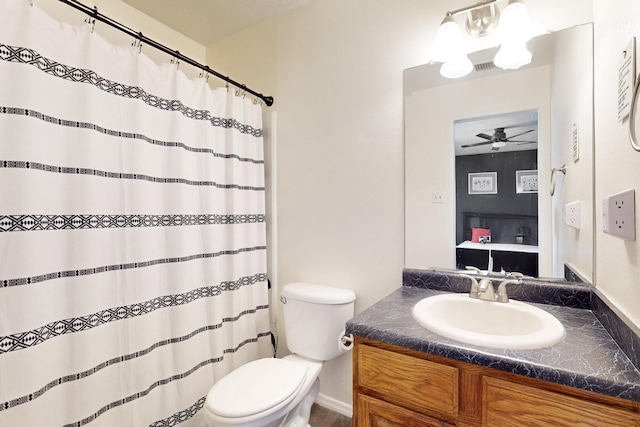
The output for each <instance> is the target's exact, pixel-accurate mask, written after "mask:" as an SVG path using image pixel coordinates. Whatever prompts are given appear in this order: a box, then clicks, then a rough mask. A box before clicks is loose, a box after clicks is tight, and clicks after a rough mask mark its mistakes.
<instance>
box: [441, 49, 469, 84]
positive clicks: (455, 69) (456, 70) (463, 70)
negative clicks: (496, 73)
mask: <svg viewBox="0 0 640 427" xmlns="http://www.w3.org/2000/svg"><path fill="white" fill-rule="evenodd" d="M472 70H473V64H472V63H471V61H470V60H469V57H468V56H467V55H466V54H464V53H461V54H459V55H456V56H455V57H452V58H450V59H449V61H447V62H445V63H444V64H442V66H441V67H440V75H441V76H442V77H446V78H448V79H457V78H459V77H464V76H466V75H467V74H469V73H470V72H471V71H472Z"/></svg>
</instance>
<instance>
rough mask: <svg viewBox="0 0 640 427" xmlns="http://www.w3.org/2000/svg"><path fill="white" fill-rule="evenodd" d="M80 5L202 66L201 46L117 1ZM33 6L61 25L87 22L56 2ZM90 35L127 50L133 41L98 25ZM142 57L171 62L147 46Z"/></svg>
mask: <svg viewBox="0 0 640 427" xmlns="http://www.w3.org/2000/svg"><path fill="white" fill-rule="evenodd" d="M25 1H27V0H25ZM82 3H83V4H85V5H87V6H89V7H91V8H93V7H94V6H96V7H97V8H98V12H100V13H101V14H103V15H106V16H108V17H109V18H111V19H113V20H115V21H118V22H119V23H121V24H123V25H125V26H126V27H129V28H131V29H132V30H134V31H136V32H142V34H144V35H145V36H146V37H149V38H151V39H153V40H155V41H157V42H159V43H160V44H163V45H165V46H167V47H168V48H170V49H171V50H178V51H180V53H182V54H183V55H186V56H188V57H190V58H192V59H194V60H196V61H197V62H199V63H201V64H204V63H205V59H206V48H205V47H204V46H202V45H201V44H199V43H196V42H194V41H193V40H191V39H189V38H187V37H186V36H184V35H182V34H180V33H178V32H177V31H174V30H172V29H171V28H169V27H167V26H166V25H164V24H161V23H160V22H158V21H156V20H155V19H153V18H150V17H149V16H147V15H145V14H144V13H142V12H140V11H138V10H137V9H134V8H133V7H131V6H129V5H127V4H125V3H123V2H122V1H121V0H93V1H91V0H87V1H82ZM33 4H34V5H35V6H36V7H39V8H41V9H42V10H44V11H45V12H47V13H48V14H49V15H51V16H52V17H54V18H56V19H57V20H59V21H61V22H65V23H69V24H74V25H81V24H83V22H84V20H85V19H87V18H88V16H87V15H85V14H84V13H82V12H80V11H77V10H76V9H74V8H72V7H70V6H67V5H65V4H63V3H60V2H59V1H57V0H33ZM85 25H88V24H85ZM94 31H95V32H96V33H97V34H100V35H101V36H102V37H104V38H105V39H106V40H108V41H109V42H111V43H113V44H116V45H120V46H125V47H130V46H131V43H132V42H133V41H134V40H133V39H132V38H131V37H129V36H128V35H126V34H124V33H122V32H120V31H118V30H115V29H113V28H111V27H109V26H108V25H107V24H104V23H101V22H98V21H97V22H96V25H95V27H94ZM142 53H143V54H145V55H147V56H148V57H150V58H151V59H152V60H154V61H155V62H157V63H167V62H169V61H170V60H171V57H170V56H169V55H166V54H164V53H162V52H160V51H158V50H156V49H153V48H151V47H149V46H147V47H146V48H145V47H144V46H143V47H142ZM181 70H182V71H184V72H185V74H187V75H188V76H190V77H192V78H193V77H197V76H198V74H199V73H200V70H197V69H196V68H194V67H191V66H189V65H187V64H183V65H182V66H181Z"/></svg>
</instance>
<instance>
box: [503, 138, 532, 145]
mask: <svg viewBox="0 0 640 427" xmlns="http://www.w3.org/2000/svg"><path fill="white" fill-rule="evenodd" d="M508 142H527V143H532V144H535V143H537V142H538V141H520V140H518V139H510V140H509V141H508Z"/></svg>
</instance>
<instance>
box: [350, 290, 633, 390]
mask: <svg viewBox="0 0 640 427" xmlns="http://www.w3.org/2000/svg"><path fill="white" fill-rule="evenodd" d="M442 293H445V292H443V291H441V290H435V289H429V288H424V287H414V286H402V287H401V288H400V289H398V290H396V291H395V292H393V293H391V294H390V295H388V296H387V297H385V298H383V299H382V300H381V301H379V302H377V303H376V304H374V305H373V306H371V307H369V308H368V309H366V310H365V311H364V312H362V313H360V314H359V315H357V316H356V317H354V318H353V319H351V320H349V321H348V322H347V329H346V332H347V334H353V335H358V336H361V337H364V338H369V339H372V340H376V341H381V342H383V343H386V344H393V345H397V346H401V347H405V348H409V349H412V350H416V351H421V352H425V353H429V354H434V355H438V356H444V357H448V358H450V359H455V360H460V361H463V362H469V363H474V364H477V365H481V366H486V367H488V368H493V369H499V370H501V371H506V372H511V373H514V374H519V375H524V376H527V377H532V378H537V379H541V380H545V381H550V382H554V383H558V384H564V385H568V386H571V387H576V388H579V389H584V390H590V391H594V392H597V393H602V394H605V395H609V396H615V397H620V398H623V399H628V400H633V401H636V402H640V371H639V370H638V369H637V368H636V367H635V366H634V364H633V363H632V362H631V360H630V359H629V358H628V357H627V356H626V355H625V353H624V352H623V351H622V350H621V349H620V347H619V346H618V345H617V344H616V342H615V341H614V339H613V338H612V337H611V335H609V333H608V332H607V331H606V329H605V328H604V327H603V326H602V324H601V323H600V322H599V321H598V319H597V318H596V316H595V315H594V314H593V313H592V311H591V310H588V309H584V308H573V307H563V306H557V305H547V304H539V303H531V304H532V305H535V306H536V307H539V308H541V309H543V310H545V311H548V312H549V313H551V314H553V315H554V316H555V317H556V318H558V320H560V322H562V324H563V325H564V327H565V330H566V337H565V339H564V340H562V341H561V342H560V343H558V344H556V345H555V346H552V347H548V348H543V349H539V350H505V349H492V348H486V347H479V346H473V345H469V344H464V343H461V342H458V341H454V340H450V339H447V338H444V337H442V336H440V335H438V334H436V333H433V332H431V331H429V330H427V329H425V328H423V327H422V326H420V325H419V324H418V323H417V322H416V321H415V320H414V319H413V317H412V316H411V309H412V308H413V306H414V305H415V304H416V303H417V302H418V301H420V300H421V299H423V298H426V297H429V296H432V295H438V294H442Z"/></svg>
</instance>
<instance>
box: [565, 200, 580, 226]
mask: <svg viewBox="0 0 640 427" xmlns="http://www.w3.org/2000/svg"><path fill="white" fill-rule="evenodd" d="M564 224H565V225H568V226H569V227H572V228H575V229H578V230H579V229H580V201H575V202H571V203H567V204H566V205H565V206H564Z"/></svg>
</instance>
